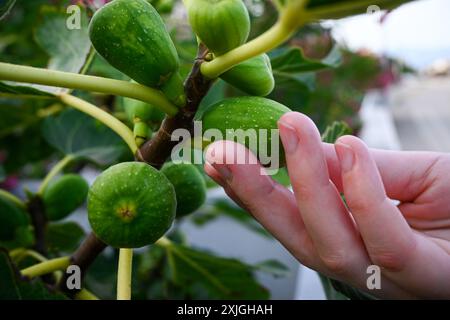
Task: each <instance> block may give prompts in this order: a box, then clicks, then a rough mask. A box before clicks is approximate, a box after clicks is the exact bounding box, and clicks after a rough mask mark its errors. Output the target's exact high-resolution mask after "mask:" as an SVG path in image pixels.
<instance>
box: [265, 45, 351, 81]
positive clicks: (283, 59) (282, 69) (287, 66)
mask: <svg viewBox="0 0 450 320" xmlns="http://www.w3.org/2000/svg"><path fill="white" fill-rule="evenodd" d="M341 60H342V56H341V51H340V49H339V48H338V47H337V46H335V47H334V48H333V49H332V50H331V51H330V53H329V54H328V56H327V57H325V58H324V59H323V60H312V59H309V58H306V57H305V55H304V54H303V50H302V49H301V48H300V47H295V48H289V49H288V50H285V51H284V52H282V53H281V54H278V55H276V56H274V57H272V58H271V63H272V70H273V73H274V75H276V74H284V73H291V74H292V73H294V74H295V73H304V72H316V71H321V70H324V69H328V68H336V67H338V66H339V65H340V64H341Z"/></svg>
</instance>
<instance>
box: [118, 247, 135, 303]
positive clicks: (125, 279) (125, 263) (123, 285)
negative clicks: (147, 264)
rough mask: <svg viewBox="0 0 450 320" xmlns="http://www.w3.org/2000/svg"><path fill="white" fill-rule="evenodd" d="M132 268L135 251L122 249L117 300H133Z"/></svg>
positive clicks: (120, 252)
mask: <svg viewBox="0 0 450 320" xmlns="http://www.w3.org/2000/svg"><path fill="white" fill-rule="evenodd" d="M132 266H133V249H128V248H122V249H120V251H119V268H118V272H117V300H131V274H132V272H131V271H132Z"/></svg>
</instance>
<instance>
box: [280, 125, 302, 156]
mask: <svg viewBox="0 0 450 320" xmlns="http://www.w3.org/2000/svg"><path fill="white" fill-rule="evenodd" d="M278 128H279V129H280V136H281V141H282V142H283V146H284V150H285V151H286V153H292V152H294V151H295V149H297V145H298V135H297V131H295V129H294V127H292V126H291V125H290V124H287V123H286V122H283V121H279V122H278Z"/></svg>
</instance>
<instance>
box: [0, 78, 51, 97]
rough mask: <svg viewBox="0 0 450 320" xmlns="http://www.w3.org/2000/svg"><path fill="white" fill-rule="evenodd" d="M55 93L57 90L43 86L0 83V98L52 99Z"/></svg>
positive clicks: (8, 82)
mask: <svg viewBox="0 0 450 320" xmlns="http://www.w3.org/2000/svg"><path fill="white" fill-rule="evenodd" d="M56 92H57V89H55V88H50V87H45V86H39V85H31V84H22V83H16V82H11V81H0V96H1V95H7V96H18V97H22V98H24V97H41V98H52V97H54V93H56Z"/></svg>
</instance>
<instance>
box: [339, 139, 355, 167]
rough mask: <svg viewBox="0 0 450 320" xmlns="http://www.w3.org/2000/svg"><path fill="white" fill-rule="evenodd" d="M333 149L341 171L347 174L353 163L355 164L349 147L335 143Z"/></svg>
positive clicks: (353, 155)
mask: <svg viewBox="0 0 450 320" xmlns="http://www.w3.org/2000/svg"><path fill="white" fill-rule="evenodd" d="M335 149H336V153H337V156H338V158H339V162H340V163H341V170H342V171H343V172H348V171H350V170H352V167H353V163H354V162H355V154H354V152H353V150H352V148H351V147H350V146H349V145H346V144H344V143H340V142H338V143H336V144H335Z"/></svg>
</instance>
